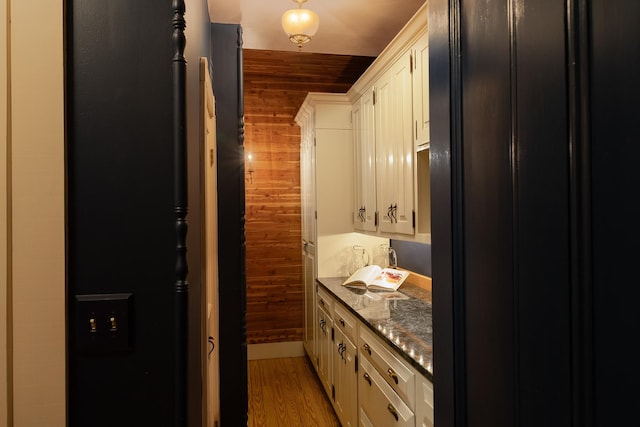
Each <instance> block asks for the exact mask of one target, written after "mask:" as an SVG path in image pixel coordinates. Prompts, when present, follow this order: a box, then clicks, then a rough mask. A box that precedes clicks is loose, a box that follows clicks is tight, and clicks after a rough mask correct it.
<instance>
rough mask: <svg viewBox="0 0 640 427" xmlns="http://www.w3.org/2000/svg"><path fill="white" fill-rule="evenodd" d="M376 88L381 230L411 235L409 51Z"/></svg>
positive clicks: (412, 147) (412, 146)
mask: <svg viewBox="0 0 640 427" xmlns="http://www.w3.org/2000/svg"><path fill="white" fill-rule="evenodd" d="M375 87H376V104H375V118H376V127H375V128H376V135H375V145H376V152H377V154H378V156H377V160H378V168H377V183H378V197H377V199H378V218H379V227H380V231H382V232H385V233H400V234H414V223H413V211H414V206H413V205H414V194H413V182H414V171H413V169H414V165H413V155H414V145H413V131H412V117H413V115H412V109H413V105H412V95H411V91H412V84H411V52H410V51H407V52H405V54H404V55H402V56H401V57H400V59H399V60H398V61H396V62H395V63H394V64H393V66H392V67H391V69H389V70H388V71H387V72H386V73H384V74H383V75H382V77H381V78H380V79H379V80H378V81H377V82H376V85H375Z"/></svg>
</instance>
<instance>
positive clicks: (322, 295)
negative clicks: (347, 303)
mask: <svg viewBox="0 0 640 427" xmlns="http://www.w3.org/2000/svg"><path fill="white" fill-rule="evenodd" d="M332 305H333V298H331V297H330V296H329V294H327V293H326V292H325V291H323V290H322V289H321V288H320V287H318V306H319V307H322V308H323V309H324V310H325V311H326V312H327V314H329V315H331V314H332V313H333V308H332Z"/></svg>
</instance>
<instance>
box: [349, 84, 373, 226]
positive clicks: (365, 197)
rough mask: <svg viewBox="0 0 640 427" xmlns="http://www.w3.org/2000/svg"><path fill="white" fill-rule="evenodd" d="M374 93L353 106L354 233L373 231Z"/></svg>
mask: <svg viewBox="0 0 640 427" xmlns="http://www.w3.org/2000/svg"><path fill="white" fill-rule="evenodd" d="M373 94H374V91H373V89H371V90H368V91H367V92H365V93H364V94H363V95H362V96H361V97H360V98H358V100H357V101H356V102H355V103H354V104H353V142H354V149H355V152H354V160H355V180H354V183H355V192H354V194H355V197H354V203H355V204H354V218H353V224H354V228H355V229H356V230H363V231H376V146H375V144H371V143H370V141H374V140H375V114H374V106H373Z"/></svg>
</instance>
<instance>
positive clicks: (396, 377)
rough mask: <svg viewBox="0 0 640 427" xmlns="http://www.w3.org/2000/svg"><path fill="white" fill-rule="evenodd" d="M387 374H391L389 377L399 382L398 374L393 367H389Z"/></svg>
mask: <svg viewBox="0 0 640 427" xmlns="http://www.w3.org/2000/svg"><path fill="white" fill-rule="evenodd" d="M387 375H389V378H391V379H392V380H394V381H395V382H396V384H398V374H396V371H394V370H393V369H391V368H389V369H387Z"/></svg>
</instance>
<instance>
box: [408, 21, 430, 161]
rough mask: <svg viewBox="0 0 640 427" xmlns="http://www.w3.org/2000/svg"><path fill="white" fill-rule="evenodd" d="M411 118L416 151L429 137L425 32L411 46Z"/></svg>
mask: <svg viewBox="0 0 640 427" xmlns="http://www.w3.org/2000/svg"><path fill="white" fill-rule="evenodd" d="M411 50H412V54H413V85H414V88H413V116H414V133H415V142H416V149H417V148H418V147H419V146H424V145H425V144H428V143H429V141H430V137H429V34H428V33H427V32H425V33H424V34H423V35H422V36H421V37H420V38H419V39H418V41H417V42H416V43H415V45H414V46H413V48H412V49H411Z"/></svg>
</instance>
